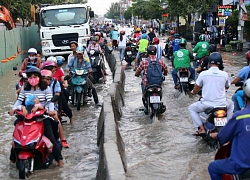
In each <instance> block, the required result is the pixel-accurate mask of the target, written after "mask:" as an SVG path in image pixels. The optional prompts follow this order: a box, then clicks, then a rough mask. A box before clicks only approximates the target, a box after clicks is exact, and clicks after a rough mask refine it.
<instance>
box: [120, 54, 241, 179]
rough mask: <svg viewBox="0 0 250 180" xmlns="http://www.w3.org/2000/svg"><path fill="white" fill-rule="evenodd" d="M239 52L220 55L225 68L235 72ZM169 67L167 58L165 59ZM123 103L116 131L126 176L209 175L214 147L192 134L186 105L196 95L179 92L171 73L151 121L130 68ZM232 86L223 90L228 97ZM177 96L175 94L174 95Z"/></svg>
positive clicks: (193, 129) (182, 176)
mask: <svg viewBox="0 0 250 180" xmlns="http://www.w3.org/2000/svg"><path fill="white" fill-rule="evenodd" d="M240 55H241V56H239V55H238V56H231V55H228V54H225V55H223V58H224V66H225V71H227V72H228V73H229V75H230V74H238V72H239V70H240V69H241V67H243V66H244V63H242V62H243V61H245V60H244V55H243V53H242V54H240ZM167 64H168V67H170V63H169V61H168V62H167ZM125 72H126V86H125V92H126V93H125V107H124V108H123V117H122V119H121V121H120V131H121V135H122V137H123V140H124V143H125V148H126V149H125V150H126V157H127V163H128V173H127V179H128V180H130V179H131V180H132V179H133V180H134V179H135V180H147V179H148V180H149V179H150V180H151V179H154V180H166V179H174V180H182V179H189V180H200V179H204V180H205V179H207V180H208V179H210V177H209V174H208V172H207V167H208V164H209V162H211V161H213V159H214V154H215V151H214V150H213V149H210V148H209V147H208V145H207V144H206V143H204V142H203V141H202V140H201V139H200V138H197V137H194V136H192V133H193V132H194V131H195V130H196V129H195V128H194V127H193V123H192V120H191V118H190V117H189V113H188V106H189V105H190V104H191V103H193V102H195V101H197V100H198V97H188V96H184V95H180V94H179V93H178V92H177V91H176V90H174V88H173V81H172V77H171V73H169V74H168V76H167V78H166V81H165V82H164V87H163V102H164V104H165V105H166V109H167V110H166V112H165V113H164V114H163V115H162V116H161V117H160V118H159V122H157V123H156V124H154V125H152V124H151V121H150V119H149V117H148V116H146V115H144V113H143V111H139V109H141V108H143V104H142V101H141V89H140V85H139V84H140V81H141V79H140V78H137V77H135V76H134V71H133V70H132V69H129V68H128V69H127V70H126V71H125ZM235 89H236V87H234V86H232V87H230V89H229V90H228V92H227V97H228V98H229V99H230V98H231V96H232V94H233V93H234V91H235ZM176 97H178V98H176Z"/></svg>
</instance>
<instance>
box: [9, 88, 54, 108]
mask: <svg viewBox="0 0 250 180" xmlns="http://www.w3.org/2000/svg"><path fill="white" fill-rule="evenodd" d="M29 95H36V97H37V98H38V99H39V101H40V103H41V104H42V106H43V107H45V108H48V110H49V111H53V110H54V103H52V102H51V98H52V92H51V89H50V87H49V86H48V87H47V89H46V90H44V91H42V90H41V89H40V88H38V89H36V90H35V91H34V90H33V89H31V90H30V91H25V90H24V88H23V87H22V89H21V92H20V93H19V96H18V98H17V100H16V103H15V104H14V107H13V109H18V107H19V106H20V105H22V104H23V102H24V101H25V99H26V97H28V96H29Z"/></svg>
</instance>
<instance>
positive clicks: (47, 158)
mask: <svg viewBox="0 0 250 180" xmlns="http://www.w3.org/2000/svg"><path fill="white" fill-rule="evenodd" d="M45 112H46V110H38V111H37V112H36V113H29V114H28V115H27V116H26V117H25V116H24V115H23V112H22V111H20V110H16V111H15V115H16V116H17V117H18V118H19V119H23V121H21V120H19V121H17V123H16V125H15V129H14V133H13V141H12V148H13V150H14V152H15V154H16V167H17V169H18V170H19V179H25V177H28V176H29V175H30V174H32V173H33V171H34V169H42V168H48V167H49V165H50V164H51V163H52V161H53V156H52V154H51V153H52V148H53V144H52V143H51V142H50V140H49V139H48V138H47V137H45V136H43V132H44V125H43V121H42V120H43V119H44V118H45V117H44V113H45ZM46 118H47V117H46Z"/></svg>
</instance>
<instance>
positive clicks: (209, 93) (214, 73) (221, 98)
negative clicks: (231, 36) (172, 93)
mask: <svg viewBox="0 0 250 180" xmlns="http://www.w3.org/2000/svg"><path fill="white" fill-rule="evenodd" d="M221 62H222V57H221V55H220V53H218V52H214V53H211V55H210V56H209V66H210V68H209V69H208V70H207V71H202V72H201V73H200V74H199V76H198V78H197V80H196V84H195V87H194V89H193V90H192V91H191V93H192V94H197V93H198V92H199V91H200V90H201V89H202V98H201V99H200V101H198V102H195V103H193V104H191V105H190V106H189V107H188V111H189V113H190V116H191V118H192V120H193V123H194V127H195V128H198V131H196V133H194V135H196V136H199V135H202V134H204V133H206V132H205V128H204V126H203V122H202V120H201V117H200V116H199V113H202V112H205V110H206V109H208V108H210V107H215V106H227V119H230V118H231V117H232V115H233V103H232V102H231V101H228V100H227V99H226V89H228V88H229V86H230V79H229V77H228V74H227V73H226V72H225V71H221V70H219V68H218V67H219V64H221Z"/></svg>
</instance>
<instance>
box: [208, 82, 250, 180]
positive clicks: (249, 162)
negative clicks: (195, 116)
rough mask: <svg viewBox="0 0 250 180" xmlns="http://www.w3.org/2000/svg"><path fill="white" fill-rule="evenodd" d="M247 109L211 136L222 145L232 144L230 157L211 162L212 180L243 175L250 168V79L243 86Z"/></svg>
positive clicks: (209, 167)
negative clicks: (227, 175)
mask: <svg viewBox="0 0 250 180" xmlns="http://www.w3.org/2000/svg"><path fill="white" fill-rule="evenodd" d="M243 90H244V99H245V100H246V103H247V105H246V107H245V109H244V110H241V111H237V112H235V113H234V115H233V117H232V118H231V119H230V120H229V121H228V122H227V124H226V125H225V126H224V127H223V128H222V129H221V130H220V132H219V133H211V134H210V136H211V137H212V138H214V139H217V140H218V141H219V143H220V144H221V145H223V144H225V143H228V142H231V144H232V145H231V152H230V156H229V157H228V158H225V159H219V160H215V161H213V162H211V163H210V164H209V166H208V172H209V174H210V177H211V179H212V180H222V179H223V178H222V177H223V174H241V173H243V172H244V171H245V170H246V169H249V168H250V156H249V151H250V141H249V139H250V133H249V124H250V114H249V112H250V79H248V80H246V81H245V83H244V85H243Z"/></svg>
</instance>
